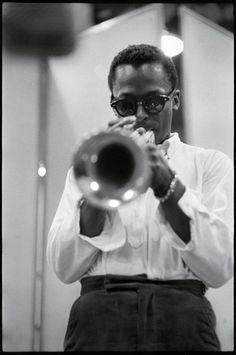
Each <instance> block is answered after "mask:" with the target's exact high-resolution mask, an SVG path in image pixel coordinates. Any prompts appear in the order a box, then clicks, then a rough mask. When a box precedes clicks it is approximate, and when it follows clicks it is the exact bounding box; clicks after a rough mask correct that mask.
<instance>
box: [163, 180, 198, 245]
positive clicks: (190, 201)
mask: <svg viewBox="0 0 236 355" xmlns="http://www.w3.org/2000/svg"><path fill="white" fill-rule="evenodd" d="M178 205H179V207H180V208H181V209H182V211H183V212H184V213H185V214H186V215H187V216H188V217H189V218H190V233H191V240H190V241H189V242H188V243H185V242H184V241H183V240H182V239H181V238H180V237H179V236H178V235H177V234H176V233H175V231H174V230H173V229H172V227H171V225H170V223H169V222H168V220H167V219H166V218H165V215H164V213H163V210H162V208H161V204H160V205H159V207H158V210H159V220H160V228H161V231H162V234H163V236H164V237H165V239H166V241H167V242H168V243H169V244H170V245H171V246H172V247H173V248H175V249H178V250H180V251H190V250H192V249H193V248H194V246H195V243H196V240H195V237H194V232H193V230H194V216H195V211H196V209H197V210H198V211H203V210H204V206H202V205H201V203H200V202H199V200H198V198H197V197H196V195H195V194H194V192H192V191H191V190H190V189H189V188H187V187H186V189H185V192H184V194H183V195H182V196H181V198H180V199H179V201H178ZM204 211H205V210H204Z"/></svg>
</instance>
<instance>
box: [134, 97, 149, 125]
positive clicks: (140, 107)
mask: <svg viewBox="0 0 236 355" xmlns="http://www.w3.org/2000/svg"><path fill="white" fill-rule="evenodd" d="M137 105H138V106H137V112H136V115H135V116H136V118H137V120H139V121H143V120H145V119H146V118H147V117H148V114H147V112H146V111H145V109H144V107H143V105H142V103H141V102H138V104H137Z"/></svg>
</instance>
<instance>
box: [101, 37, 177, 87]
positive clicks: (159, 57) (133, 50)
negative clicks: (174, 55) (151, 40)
mask: <svg viewBox="0 0 236 355" xmlns="http://www.w3.org/2000/svg"><path fill="white" fill-rule="evenodd" d="M146 63H161V64H162V65H163V67H164V69H165V71H166V74H167V76H168V79H169V81H170V84H171V85H172V89H174V88H176V87H177V85H178V74H177V71H176V67H175V64H174V62H173V60H172V59H171V58H170V57H168V56H166V55H165V54H164V52H163V51H162V50H161V49H160V48H158V47H156V46H152V45H149V44H134V45H129V46H128V47H127V48H125V49H123V50H122V51H120V52H119V53H118V54H117V55H116V56H115V57H114V58H113V60H112V62H111V66H110V71H109V74H108V86H109V89H110V91H111V92H112V87H113V84H114V81H115V71H116V68H117V67H118V66H119V65H122V64H131V65H133V66H134V67H136V68H137V67H139V66H140V65H142V64H146Z"/></svg>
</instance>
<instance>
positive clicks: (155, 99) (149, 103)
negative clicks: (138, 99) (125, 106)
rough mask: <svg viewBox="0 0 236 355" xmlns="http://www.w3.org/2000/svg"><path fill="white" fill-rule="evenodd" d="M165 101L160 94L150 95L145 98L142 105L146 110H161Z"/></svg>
mask: <svg viewBox="0 0 236 355" xmlns="http://www.w3.org/2000/svg"><path fill="white" fill-rule="evenodd" d="M164 104H165V101H164V99H163V98H162V97H160V96H151V97H148V98H146V99H145V102H144V107H145V109H146V110H147V111H148V112H161V111H162V109H163V107H164Z"/></svg>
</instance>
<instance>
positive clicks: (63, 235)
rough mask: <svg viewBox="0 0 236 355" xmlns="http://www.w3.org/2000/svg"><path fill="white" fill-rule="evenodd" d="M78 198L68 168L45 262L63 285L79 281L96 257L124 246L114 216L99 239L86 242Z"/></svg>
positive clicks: (121, 230) (49, 238) (110, 218)
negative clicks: (81, 230)
mask: <svg viewBox="0 0 236 355" xmlns="http://www.w3.org/2000/svg"><path fill="white" fill-rule="evenodd" d="M81 198H82V193H81V192H80V191H79V189H78V186H77V184H76V182H75V178H74V175H73V168H70V170H69V171H68V173H67V176H66V183H65V188H64V191H63V194H62V197H61V200H60V202H59V206H58V208H57V211H56V214H55V217H54V219H53V222H52V225H51V228H50V230H49V234H48V243H47V260H48V262H49V264H50V265H51V266H52V268H53V270H54V272H55V273H56V275H57V276H58V278H59V279H60V280H61V281H62V282H64V283H72V282H75V281H77V280H79V279H80V278H81V277H82V276H83V275H84V274H85V273H86V272H87V271H88V270H89V268H90V267H91V266H92V265H93V264H94V263H95V262H96V259H97V257H98V255H99V253H101V252H108V251H111V250H114V249H117V248H119V247H120V246H122V245H123V244H124V243H125V231H124V230H123V228H118V230H119V232H117V225H118V226H121V222H120V220H119V214H118V213H115V212H109V213H107V216H106V219H105V224H104V228H103V231H102V232H101V234H100V235H98V236H95V237H93V238H89V237H88V236H85V235H82V234H81V233H80V209H79V207H78V201H79V200H80V199H81ZM113 231H116V233H113Z"/></svg>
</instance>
